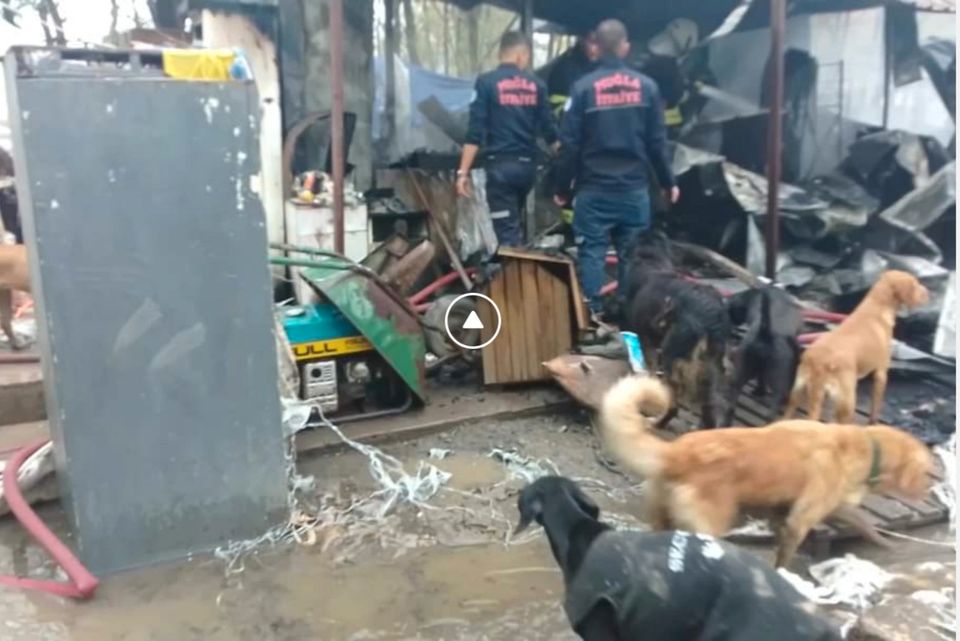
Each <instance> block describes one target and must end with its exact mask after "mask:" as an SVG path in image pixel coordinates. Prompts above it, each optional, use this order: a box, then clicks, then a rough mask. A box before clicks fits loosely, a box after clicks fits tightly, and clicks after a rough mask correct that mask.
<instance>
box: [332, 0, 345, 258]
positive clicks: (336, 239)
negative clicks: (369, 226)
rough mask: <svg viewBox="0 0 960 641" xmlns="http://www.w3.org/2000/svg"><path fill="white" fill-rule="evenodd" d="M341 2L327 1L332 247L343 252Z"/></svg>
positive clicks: (337, 0) (340, 252)
mask: <svg viewBox="0 0 960 641" xmlns="http://www.w3.org/2000/svg"><path fill="white" fill-rule="evenodd" d="M343 29H344V22H343V0H330V82H331V84H332V86H333V97H332V108H331V112H332V119H331V122H330V152H331V155H332V156H333V161H332V165H333V248H334V250H335V251H336V252H337V253H338V254H342V253H343V248H344V232H343V180H344V174H345V173H346V172H345V170H346V167H345V166H344V165H345V164H346V163H345V162H344V136H343V114H344V109H343Z"/></svg>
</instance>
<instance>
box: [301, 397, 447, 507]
mask: <svg viewBox="0 0 960 641" xmlns="http://www.w3.org/2000/svg"><path fill="white" fill-rule="evenodd" d="M320 421H321V422H322V423H323V425H324V426H325V427H327V428H329V429H330V430H331V431H333V433H334V434H336V435H337V436H339V437H340V440H341V441H343V442H344V443H346V444H347V445H349V446H350V447H352V448H353V449H355V450H356V451H358V452H360V453H361V454H363V455H364V456H366V457H367V459H368V460H369V462H370V475H371V476H372V477H373V479H374V480H375V481H376V482H377V483H378V484H379V485H380V487H381V489H380V490H378V491H376V492H374V493H373V494H372V495H371V497H370V498H374V497H377V498H379V497H385V499H386V500H385V501H384V503H383V505H382V507H381V508H380V514H379V516H380V518H383V517H384V516H386V515H387V514H388V513H389V512H390V510H391V509H393V507H394V506H395V505H397V504H398V503H400V502H403V501H406V502H408V503H412V504H413V505H416V506H418V507H425V508H429V507H430V506H429V505H427V503H426V502H427V501H429V500H430V499H431V498H433V496H434V495H436V493H437V492H439V491H440V488H441V487H443V485H444V484H445V483H446V482H447V481H449V480H450V476H451V475H450V474H449V473H448V472H444V471H443V470H441V469H440V468H438V467H437V466H435V465H430V464H429V463H425V462H424V461H420V464H419V465H418V466H417V472H416V474H414V475H412V476H411V475H410V474H407V472H406V470H404V469H403V463H401V462H400V460H399V459H397V458H394V457H393V456H390V455H389V454H386V453H385V452H383V451H382V450H380V449H378V448H376V447H373V446H371V445H364V444H363V443H358V442H356V441H353V440H351V439H349V438H347V437H346V436H344V434H343V432H341V431H340V428H338V427H337V426H336V425H334V424H333V423H331V422H330V421H328V420H327V419H326V417H324V416H323V414H322V413H321V414H320Z"/></svg>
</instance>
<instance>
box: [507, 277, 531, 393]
mask: <svg viewBox="0 0 960 641" xmlns="http://www.w3.org/2000/svg"><path fill="white" fill-rule="evenodd" d="M503 272H504V276H505V278H506V292H504V296H505V298H506V308H507V322H508V323H510V331H509V334H508V336H509V339H510V340H509V345H510V354H509V356H510V374H509V375H508V376H506V377H504V379H503V380H502V381H501V382H502V383H515V382H519V381H524V380H526V377H527V364H526V358H525V356H524V350H525V348H526V346H525V345H524V340H523V338H524V337H523V333H524V332H523V281H522V279H521V276H520V262H519V261H516V260H508V261H505V262H504V266H503Z"/></svg>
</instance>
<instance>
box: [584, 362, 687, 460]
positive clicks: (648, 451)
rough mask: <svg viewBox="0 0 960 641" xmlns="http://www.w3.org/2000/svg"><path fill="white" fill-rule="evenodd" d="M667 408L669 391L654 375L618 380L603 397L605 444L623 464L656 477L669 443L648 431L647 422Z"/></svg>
mask: <svg viewBox="0 0 960 641" xmlns="http://www.w3.org/2000/svg"><path fill="white" fill-rule="evenodd" d="M669 409H670V390H669V389H667V387H666V386H665V385H664V384H663V383H661V382H660V381H659V380H657V379H655V378H653V377H646V376H628V377H626V378H622V379H620V380H619V381H618V382H617V383H616V384H615V385H614V386H613V387H612V388H610V391H608V392H607V393H606V394H605V395H604V397H603V403H602V405H601V408H600V424H601V432H602V434H603V440H604V444H605V445H606V447H607V450H608V451H609V452H610V454H611V455H612V456H613V457H614V458H615V459H616V460H617V461H618V462H619V463H620V464H621V465H623V466H624V467H626V468H627V469H629V470H630V471H631V472H633V473H635V474H639V475H641V476H644V477H656V476H658V475H659V474H660V470H661V469H662V467H663V457H664V454H665V451H666V449H667V448H668V447H669V446H670V445H669V443H667V442H666V441H663V440H661V439H659V438H657V437H656V436H654V435H653V434H651V433H650V424H651V422H652V421H653V420H655V419H656V418H657V417H660V416H663V415H664V414H665V413H666V412H667V410H669Z"/></svg>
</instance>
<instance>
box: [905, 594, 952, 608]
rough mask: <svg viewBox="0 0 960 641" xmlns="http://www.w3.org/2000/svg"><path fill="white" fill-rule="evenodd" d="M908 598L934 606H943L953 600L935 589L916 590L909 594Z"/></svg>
mask: <svg viewBox="0 0 960 641" xmlns="http://www.w3.org/2000/svg"><path fill="white" fill-rule="evenodd" d="M910 598H911V599H913V600H914V601H919V602H920V603H923V604H924V605H929V606H930V607H934V608H936V607H945V606H948V605H950V604H951V603H952V602H953V599H951V598H950V596H949V595H948V594H945V593H944V592H939V591H937V590H917V591H916V592H914V593H913V594H911V595H910Z"/></svg>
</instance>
